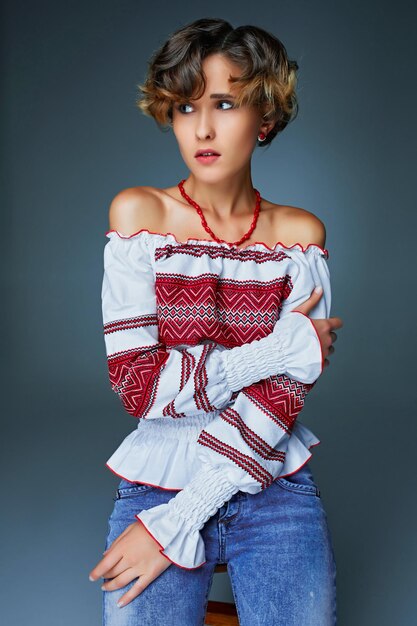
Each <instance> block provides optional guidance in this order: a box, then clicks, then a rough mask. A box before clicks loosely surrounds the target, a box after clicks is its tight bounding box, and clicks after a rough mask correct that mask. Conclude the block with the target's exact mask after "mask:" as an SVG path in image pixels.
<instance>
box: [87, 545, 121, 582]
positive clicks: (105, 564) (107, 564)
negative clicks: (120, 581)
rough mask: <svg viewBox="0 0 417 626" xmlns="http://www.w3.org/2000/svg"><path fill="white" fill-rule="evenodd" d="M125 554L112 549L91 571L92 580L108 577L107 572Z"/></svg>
mask: <svg viewBox="0 0 417 626" xmlns="http://www.w3.org/2000/svg"><path fill="white" fill-rule="evenodd" d="M122 558H123V556H122V555H120V554H118V553H117V552H116V551H110V552H108V553H107V554H106V556H105V557H104V559H101V561H100V562H99V563H97V565H96V567H95V568H94V569H92V570H91V572H90V575H89V577H90V580H97V579H98V578H100V576H101V577H103V578H108V577H107V576H105V574H106V573H107V572H108V570H110V569H111V568H112V567H114V566H115V565H116V564H117V563H118V562H119V561H120V559H122Z"/></svg>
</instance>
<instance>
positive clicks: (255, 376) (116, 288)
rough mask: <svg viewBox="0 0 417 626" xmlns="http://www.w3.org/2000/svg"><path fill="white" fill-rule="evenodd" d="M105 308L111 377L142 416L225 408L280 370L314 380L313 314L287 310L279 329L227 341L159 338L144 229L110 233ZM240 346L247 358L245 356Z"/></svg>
mask: <svg viewBox="0 0 417 626" xmlns="http://www.w3.org/2000/svg"><path fill="white" fill-rule="evenodd" d="M107 236H108V238H109V239H110V240H109V241H108V242H107V244H106V246H105V248H104V276H103V284H102V292H101V297H102V311H103V325H104V338H105V345H106V353H107V361H108V370H109V379H110V384H111V387H112V389H113V391H114V392H115V393H117V394H118V396H119V397H120V399H121V402H122V404H123V406H124V408H125V409H126V411H127V412H128V413H130V414H131V415H133V416H135V417H138V418H147V419H152V418H161V417H168V418H169V417H186V416H188V415H193V416H195V415H198V414H203V413H210V412H212V411H214V410H220V409H223V408H226V407H227V406H228V405H229V404H230V403H231V402H232V401H233V399H232V396H233V394H234V393H235V392H237V391H240V390H241V389H242V388H243V387H245V386H247V385H249V384H251V383H255V382H258V381H260V380H263V379H265V378H267V377H269V376H271V375H275V374H277V373H288V375H294V376H295V377H297V379H298V380H304V381H305V382H309V381H311V380H312V377H313V376H314V375H315V374H316V373H317V370H318V369H319V371H320V370H321V366H320V363H321V356H320V347H319V342H317V337H316V336H315V334H314V333H313V332H312V328H311V323H310V322H309V320H308V318H306V317H305V316H301V315H289V316H283V318H282V319H280V320H278V321H277V323H276V325H275V328H274V332H273V333H270V334H269V335H267V336H266V337H263V338H261V339H259V340H258V339H257V340H254V341H252V342H250V343H247V344H244V346H237V347H234V348H231V349H226V348H225V347H224V346H221V345H218V344H216V343H214V342H209V343H200V344H198V345H195V346H187V347H186V349H181V348H170V347H167V346H166V345H164V344H163V343H162V342H161V341H160V337H159V332H158V315H157V306H156V294H155V276H154V270H153V266H152V261H151V256H150V253H149V244H150V242H149V240H148V237H147V233H146V232H144V231H141V232H140V234H139V235H136V236H131V237H123V236H120V234H119V233H117V231H109V232H108V233H107ZM242 348H243V349H244V350H245V358H242V356H241V350H242Z"/></svg>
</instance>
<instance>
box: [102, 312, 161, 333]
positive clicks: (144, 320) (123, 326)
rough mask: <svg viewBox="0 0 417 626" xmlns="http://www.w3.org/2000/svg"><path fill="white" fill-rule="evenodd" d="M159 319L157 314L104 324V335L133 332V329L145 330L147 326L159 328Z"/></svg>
mask: <svg viewBox="0 0 417 626" xmlns="http://www.w3.org/2000/svg"><path fill="white" fill-rule="evenodd" d="M157 325H158V317H157V315H156V313H151V314H149V315H139V316H138V317H127V318H126V319H122V320H116V321H114V322H107V324H104V326H103V328H104V334H105V335H109V334H110V333H115V332H116V331H118V330H131V329H133V328H144V327H145V326H157Z"/></svg>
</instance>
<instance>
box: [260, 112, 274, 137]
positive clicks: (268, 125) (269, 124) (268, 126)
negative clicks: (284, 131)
mask: <svg viewBox="0 0 417 626" xmlns="http://www.w3.org/2000/svg"><path fill="white" fill-rule="evenodd" d="M262 119H263V120H264V121H263V123H262V124H261V126H260V128H259V132H261V131H262V132H263V133H265V135H268V133H269V132H270V131H271V130H272V129H273V128H274V126H275V124H276V123H277V121H278V117H276V118H274V119H272V120H268V121H266V120H265V116H264V117H263V118H262Z"/></svg>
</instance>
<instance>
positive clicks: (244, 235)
mask: <svg viewBox="0 0 417 626" xmlns="http://www.w3.org/2000/svg"><path fill="white" fill-rule="evenodd" d="M297 69H298V66H297V64H296V62H295V61H290V60H289V59H288V57H287V54H286V50H285V48H284V46H283V44H282V43H281V42H280V41H279V40H278V39H277V38H275V37H274V36H273V35H271V34H270V33H268V32H266V31H264V30H262V29H260V28H257V27H254V26H241V27H239V28H233V27H232V26H231V25H230V24H229V23H228V22H226V21H224V20H221V19H201V20H198V21H196V22H193V23H192V24H189V25H187V26H185V27H183V28H181V29H180V30H178V31H177V32H175V33H174V34H173V35H172V36H171V37H170V38H169V40H168V41H167V42H166V43H165V44H164V45H163V46H162V48H161V49H160V50H158V51H157V52H156V53H155V54H154V56H153V58H152V61H151V63H150V67H149V73H148V76H147V79H146V82H145V83H144V85H141V86H140V87H141V91H142V94H143V97H142V98H141V99H140V100H139V102H138V105H139V107H140V109H141V110H142V111H143V112H145V113H146V114H148V115H151V116H152V117H153V118H154V119H155V120H156V121H157V122H158V124H169V125H170V126H171V127H172V130H173V132H174V135H175V137H176V139H177V141H178V146H179V150H180V152H181V155H182V157H183V159H184V162H185V164H186V166H187V168H188V169H189V174H188V176H187V178H186V179H184V180H182V181H180V182H179V183H178V184H177V185H173V186H172V187H168V188H166V189H158V188H154V187H134V188H129V189H125V190H123V191H122V192H120V193H119V194H118V195H117V196H116V197H115V198H114V200H113V201H112V203H111V206H110V230H109V231H108V232H107V233H106V235H107V237H108V238H109V241H108V242H107V244H106V246H105V250H104V277H103V288H102V302H103V322H104V333H105V344H106V351H107V357H108V365H109V377H110V383H111V386H112V389H113V390H114V391H115V392H116V393H117V394H118V396H119V397H120V399H121V402H122V404H123V406H124V408H125V410H126V411H127V412H128V413H129V414H131V415H132V416H133V417H135V418H137V428H136V429H135V430H134V431H133V432H132V433H130V434H129V435H128V436H127V437H126V438H125V439H124V441H122V443H121V444H120V446H119V447H118V448H117V450H116V451H115V452H114V453H113V455H112V456H111V457H110V459H109V460H108V461H107V466H108V468H109V469H110V470H112V471H113V472H114V473H115V474H116V475H117V476H119V477H120V478H121V482H120V484H119V487H118V489H117V495H116V497H115V498H114V500H115V504H114V508H113V511H112V513H111V515H110V518H109V532H108V535H107V540H106V548H107V549H106V551H105V553H104V557H103V558H102V559H101V560H100V561H99V563H98V564H97V565H96V566H95V567H94V569H93V570H92V571H91V574H90V578H91V579H92V580H97V579H98V578H100V577H103V578H104V585H103V587H102V589H103V590H104V594H103V623H104V624H105V626H112V625H116V624H117V625H118V626H121V625H122V624H125V625H126V626H127V625H128V624H129V625H133V624H138V625H139V624H140V625H141V626H146V625H149V626H159V625H162V624H169V625H170V626H194V625H196V626H197V625H200V624H204V615H205V610H206V604H207V599H208V594H209V591H210V587H211V582H212V577H213V573H214V568H215V566H216V564H217V563H227V567H228V572H229V576H230V579H231V584H232V588H233V593H234V596H235V601H236V605H237V611H238V615H239V621H240V624H241V625H242V626H255V625H256V624H268V625H272V624H274V625H276V626H302V625H307V624H308V625H320V626H327V625H329V626H330V625H333V624H335V623H336V589H335V576H336V567H335V561H334V554H333V549H332V544H331V536H330V531H329V528H328V524H327V517H326V513H325V511H324V508H323V504H322V500H321V498H320V492H319V489H318V487H317V485H316V484H315V482H314V478H313V476H312V473H311V470H310V468H309V465H308V460H309V459H310V457H311V452H310V448H312V447H313V446H314V445H317V444H318V443H320V441H319V440H318V439H317V437H316V436H315V435H314V434H313V433H312V432H311V431H310V430H309V429H308V428H306V427H305V426H303V425H302V424H301V422H300V421H299V420H297V419H296V418H297V416H298V413H299V412H300V411H301V409H302V407H303V404H304V399H305V396H306V395H307V393H308V392H309V391H310V390H311V388H312V387H313V386H314V384H315V381H316V380H317V379H318V378H319V376H320V374H321V373H322V371H323V369H324V368H325V367H326V366H327V365H328V364H329V361H328V358H327V357H328V356H329V355H330V354H332V353H333V352H334V347H333V345H332V344H333V342H334V341H335V340H336V333H335V332H334V331H335V329H337V328H340V327H341V326H342V321H341V319H340V318H338V317H329V314H330V302H331V294H330V276H329V269H328V266H327V258H328V251H327V250H326V249H325V247H324V246H325V228H324V225H323V223H322V222H321V220H320V219H319V218H317V217H316V216H314V215H313V214H312V213H310V212H309V211H306V210H303V209H301V208H297V207H293V206H283V205H280V204H275V203H274V202H272V201H269V200H266V199H265V198H263V197H262V196H261V195H260V193H259V192H258V190H257V189H255V188H254V187H253V184H252V178H251V158H252V154H253V151H254V149H255V148H256V147H257V146H265V145H268V144H270V143H271V141H272V140H273V139H274V137H275V136H276V135H277V134H278V133H279V132H280V131H282V130H283V129H284V128H285V127H286V125H287V124H288V123H289V121H290V120H291V119H293V117H294V116H295V114H296V106H297V101H296V96H295V84H296V70H297ZM271 171H273V166H272V167H271ZM316 286H320V287H321V291H319V292H317V291H316V290H315V289H314V288H315V287H316ZM138 522H139V523H138Z"/></svg>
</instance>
